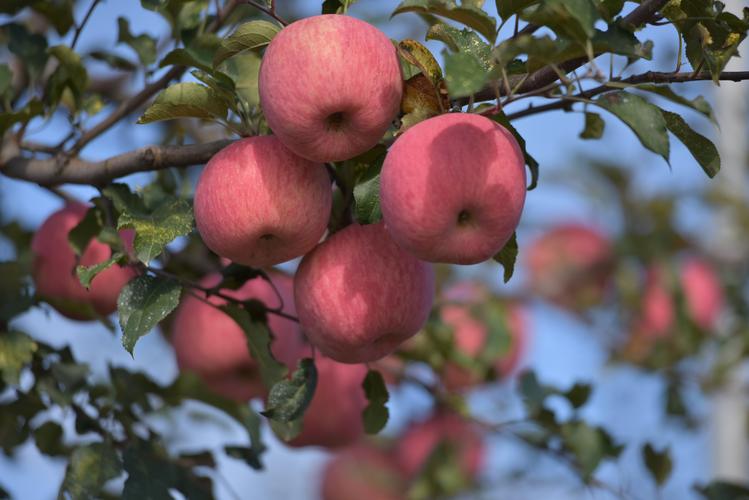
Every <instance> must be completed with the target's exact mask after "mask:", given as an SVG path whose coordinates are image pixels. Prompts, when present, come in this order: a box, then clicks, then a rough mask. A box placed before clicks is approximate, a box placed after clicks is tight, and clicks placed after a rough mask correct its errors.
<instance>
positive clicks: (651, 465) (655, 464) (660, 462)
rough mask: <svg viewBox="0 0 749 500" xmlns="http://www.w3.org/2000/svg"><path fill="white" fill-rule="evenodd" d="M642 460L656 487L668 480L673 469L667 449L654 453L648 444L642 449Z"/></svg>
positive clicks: (654, 450) (653, 449)
mask: <svg viewBox="0 0 749 500" xmlns="http://www.w3.org/2000/svg"><path fill="white" fill-rule="evenodd" d="M642 460H643V462H645V466H646V467H647V468H648V471H650V475H651V476H653V480H654V481H655V483H656V484H657V485H658V486H661V485H663V483H665V482H666V481H667V480H668V478H669V476H670V475H671V470H672V468H673V462H672V461H671V452H670V450H669V449H668V448H666V449H664V450H663V451H656V449H655V448H653V446H652V445H651V444H650V443H646V444H645V445H643V447H642Z"/></svg>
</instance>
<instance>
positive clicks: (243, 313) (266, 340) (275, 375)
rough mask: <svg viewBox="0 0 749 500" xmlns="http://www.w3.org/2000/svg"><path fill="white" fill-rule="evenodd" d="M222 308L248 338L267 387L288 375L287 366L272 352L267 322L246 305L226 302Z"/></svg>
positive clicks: (250, 349) (248, 344) (251, 351)
mask: <svg viewBox="0 0 749 500" xmlns="http://www.w3.org/2000/svg"><path fill="white" fill-rule="evenodd" d="M221 310H222V311H224V312H225V313H226V314H228V315H229V317H231V319H233V320H234V321H235V322H236V323H237V324H238V325H239V326H240V327H241V328H242V331H243V332H244V334H245V337H246V338H247V347H248V349H249V351H250V354H251V355H252V359H254V360H255V361H256V362H257V364H258V366H259V367H260V377H261V378H262V379H263V384H265V387H273V385H274V384H275V383H276V382H278V381H279V380H281V379H283V378H284V377H285V376H286V373H287V371H288V370H287V368H286V366H285V365H284V364H283V363H279V362H278V361H276V358H274V357H273V353H272V352H271V349H270V346H271V341H272V338H271V333H270V330H269V329H268V325H267V324H266V323H265V322H261V321H257V320H256V319H254V318H253V317H252V316H251V315H250V313H249V312H248V311H247V309H245V308H244V307H240V306H238V305H235V304H226V305H225V306H222V307H221Z"/></svg>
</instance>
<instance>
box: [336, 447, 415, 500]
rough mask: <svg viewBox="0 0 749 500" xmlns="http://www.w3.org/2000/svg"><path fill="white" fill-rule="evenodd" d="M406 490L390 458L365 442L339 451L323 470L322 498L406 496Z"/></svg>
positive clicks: (345, 499) (402, 499) (346, 499)
mask: <svg viewBox="0 0 749 500" xmlns="http://www.w3.org/2000/svg"><path fill="white" fill-rule="evenodd" d="M405 492H406V481H405V478H403V476H402V474H401V473H400V471H399V470H398V468H397V466H396V465H395V463H393V460H392V458H391V457H390V456H389V455H388V454H387V453H386V452H384V451H383V450H380V449H379V448H376V447H375V446H374V445H371V444H367V443H359V444H355V445H353V446H351V447H348V448H345V449H343V450H341V451H339V452H338V453H337V454H336V455H335V456H333V458H331V459H330V460H329V461H328V463H327V464H326V465H325V469H324V470H323V473H322V495H321V497H322V500H351V499H359V500H405V499H406V494H405Z"/></svg>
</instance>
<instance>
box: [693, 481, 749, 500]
mask: <svg viewBox="0 0 749 500" xmlns="http://www.w3.org/2000/svg"><path fill="white" fill-rule="evenodd" d="M694 489H695V490H696V491H697V493H699V494H700V495H702V497H703V498H705V500H746V499H747V498H749V485H746V484H737V483H730V482H728V481H713V482H711V483H709V484H707V485H706V486H695V488H694Z"/></svg>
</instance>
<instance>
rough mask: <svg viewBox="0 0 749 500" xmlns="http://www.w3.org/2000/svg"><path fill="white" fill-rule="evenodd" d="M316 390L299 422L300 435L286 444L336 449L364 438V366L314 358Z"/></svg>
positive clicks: (323, 357) (320, 357) (365, 370)
mask: <svg viewBox="0 0 749 500" xmlns="http://www.w3.org/2000/svg"><path fill="white" fill-rule="evenodd" d="M315 366H316V367H317V389H316V390H315V394H314V396H313V397H312V402H311V403H310V405H309V407H308V408H307V411H306V412H305V413H304V417H303V420H302V432H301V434H299V435H298V436H297V437H295V438H294V439H292V440H291V441H290V442H289V443H288V444H289V446H293V447H300V446H323V447H326V448H339V447H342V446H347V445H350V444H352V443H354V442H356V441H357V440H358V439H359V438H361V437H362V436H363V435H364V425H363V424H362V411H364V408H366V406H367V404H368V403H367V398H366V396H365V395H364V389H363V388H362V382H364V377H365V376H366V375H367V367H366V366H364V365H352V364H344V363H338V362H336V361H333V360H332V359H330V358H326V357H325V356H321V355H319V354H318V355H317V356H316V357H315Z"/></svg>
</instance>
